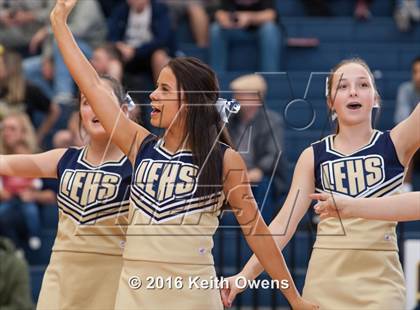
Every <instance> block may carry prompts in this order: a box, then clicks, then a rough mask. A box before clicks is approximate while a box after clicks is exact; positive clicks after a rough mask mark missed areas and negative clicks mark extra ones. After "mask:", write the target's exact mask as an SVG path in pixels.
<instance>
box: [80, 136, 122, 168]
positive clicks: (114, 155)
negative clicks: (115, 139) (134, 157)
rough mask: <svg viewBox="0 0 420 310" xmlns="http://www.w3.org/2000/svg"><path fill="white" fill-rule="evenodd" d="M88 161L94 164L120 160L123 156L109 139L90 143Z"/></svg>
mask: <svg viewBox="0 0 420 310" xmlns="http://www.w3.org/2000/svg"><path fill="white" fill-rule="evenodd" d="M88 147H89V151H88V154H87V157H88V158H87V159H88V160H89V161H91V162H92V163H94V164H100V163H103V162H106V161H111V160H112V161H114V160H118V159H119V158H121V156H122V152H121V150H120V149H119V148H118V147H117V146H116V145H115V144H113V143H110V142H109V140H108V139H105V140H92V141H90V143H89V145H88Z"/></svg>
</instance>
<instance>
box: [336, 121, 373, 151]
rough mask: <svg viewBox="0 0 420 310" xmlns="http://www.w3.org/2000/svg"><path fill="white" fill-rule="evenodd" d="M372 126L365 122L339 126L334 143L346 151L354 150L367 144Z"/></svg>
mask: <svg viewBox="0 0 420 310" xmlns="http://www.w3.org/2000/svg"><path fill="white" fill-rule="evenodd" d="M373 131H374V130H373V128H372V127H371V126H370V125H369V126H366V124H363V123H362V124H357V125H353V126H340V131H339V133H338V134H337V136H336V138H335V145H336V146H338V147H340V148H343V149H345V150H347V151H351V150H354V149H355V148H358V147H360V146H363V145H365V144H367V143H368V142H369V140H370V138H371V137H372V134H373Z"/></svg>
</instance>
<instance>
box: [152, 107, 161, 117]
mask: <svg viewBox="0 0 420 310" xmlns="http://www.w3.org/2000/svg"><path fill="white" fill-rule="evenodd" d="M160 112H161V111H160V110H159V109H158V108H156V107H152V113H151V115H157V114H158V113H160Z"/></svg>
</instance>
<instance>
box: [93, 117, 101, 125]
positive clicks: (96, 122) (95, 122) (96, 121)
mask: <svg viewBox="0 0 420 310" xmlns="http://www.w3.org/2000/svg"><path fill="white" fill-rule="evenodd" d="M92 123H94V124H99V123H100V122H99V120H98V119H97V118H94V119H93V120H92Z"/></svg>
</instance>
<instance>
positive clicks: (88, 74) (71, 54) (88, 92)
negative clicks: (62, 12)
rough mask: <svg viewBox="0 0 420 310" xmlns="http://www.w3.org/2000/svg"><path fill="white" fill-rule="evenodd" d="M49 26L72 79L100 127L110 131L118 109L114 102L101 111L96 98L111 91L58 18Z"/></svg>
mask: <svg viewBox="0 0 420 310" xmlns="http://www.w3.org/2000/svg"><path fill="white" fill-rule="evenodd" d="M51 25H52V29H53V32H54V36H55V39H56V41H57V44H58V46H59V48H60V52H61V55H62V56H63V59H64V62H65V63H66V66H67V68H68V69H69V71H70V73H71V75H72V77H73V79H74V80H75V82H76V84H77V85H78V86H79V88H80V91H81V92H82V93H83V94H84V95H85V96H86V97H87V98H88V100H89V104H90V105H91V106H92V108H93V110H94V111H95V113H96V114H97V115H98V117H99V119H101V123H102V125H103V126H104V127H105V129H107V131H111V130H112V129H113V127H114V125H115V122H116V120H117V118H118V115H119V113H120V108H119V106H118V104H117V103H116V102H114V104H109V105H107V108H106V109H103V107H102V108H101V100H100V98H98V97H99V96H103V97H106V96H109V97H112V96H113V94H112V91H111V90H110V89H109V87H107V85H106V83H105V82H102V81H101V79H100V77H99V75H98V73H97V72H96V71H95V69H94V68H93V67H92V66H91V64H90V62H89V60H88V59H87V58H86V57H85V56H84V55H83V53H82V51H81V50H80V48H79V47H78V45H77V43H76V41H75V39H74V37H73V35H72V33H71V31H70V29H69V27H68V25H67V24H66V23H65V22H64V21H62V20H60V19H59V18H54V17H52V18H51ZM95 99H96V100H95ZM103 99H108V100H106V101H107V102H112V101H113V100H112V99H111V98H103ZM102 102H103V101H102Z"/></svg>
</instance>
